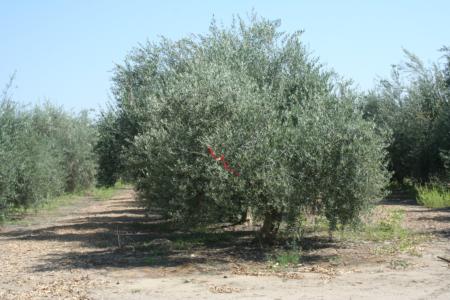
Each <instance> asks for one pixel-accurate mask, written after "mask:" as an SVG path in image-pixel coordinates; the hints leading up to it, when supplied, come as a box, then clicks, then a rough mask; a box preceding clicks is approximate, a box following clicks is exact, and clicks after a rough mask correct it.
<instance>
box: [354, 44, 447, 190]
mask: <svg viewBox="0 0 450 300" xmlns="http://www.w3.org/2000/svg"><path fill="white" fill-rule="evenodd" d="M405 55H406V57H407V60H406V62H404V63H403V64H401V65H398V66H394V68H393V71H392V77H391V79H390V80H381V81H380V85H379V88H378V89H377V90H376V91H372V92H371V93H369V94H368V95H367V96H366V99H365V104H364V109H363V111H364V114H365V117H366V118H369V119H373V120H374V121H375V122H377V123H378V124H379V125H380V126H382V127H383V128H389V129H391V130H392V132H393V140H392V143H391V145H390V146H389V148H388V149H389V154H390V155H389V156H390V164H391V168H392V170H393V171H394V176H395V178H396V179H397V180H399V181H402V180H403V179H404V178H407V177H408V178H413V179H415V180H417V181H421V182H426V181H429V180H430V179H432V178H442V177H443V176H445V173H446V172H445V166H446V159H445V157H447V154H448V151H449V150H450V109H449V96H450V93H449V89H448V67H444V68H441V67H440V66H439V65H437V64H434V65H432V66H431V67H429V68H427V67H426V66H425V65H424V64H423V62H422V61H421V60H420V59H419V58H417V57H416V56H415V55H414V54H412V53H410V52H408V51H405ZM447 59H448V58H447Z"/></svg>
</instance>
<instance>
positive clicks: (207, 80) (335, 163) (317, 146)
mask: <svg viewBox="0 0 450 300" xmlns="http://www.w3.org/2000/svg"><path fill="white" fill-rule="evenodd" d="M279 25H280V24H279V22H278V21H269V20H265V19H261V18H258V17H256V16H255V17H253V18H252V19H251V20H250V22H249V23H246V22H244V21H243V20H241V19H239V18H238V19H237V20H235V21H234V23H233V25H232V26H231V27H230V28H226V27H219V26H217V25H216V24H215V23H214V22H213V23H212V24H211V26H210V31H209V33H207V34H205V35H199V36H192V37H188V38H185V39H182V40H179V41H169V40H167V39H163V40H162V41H161V42H160V43H148V44H147V45H145V46H142V47H140V48H138V49H135V50H134V52H133V53H132V54H131V55H130V56H129V57H128V58H127V60H126V62H125V64H124V65H123V66H119V67H118V68H117V69H116V76H115V80H114V84H115V85H114V88H113V90H114V92H115V95H116V99H117V112H118V115H117V124H118V125H117V128H121V127H122V128H124V130H123V131H122V133H123V136H122V137H120V139H121V141H122V144H123V147H122V149H125V151H124V157H125V158H126V164H127V166H128V167H127V169H128V170H131V172H132V177H133V178H134V180H135V181H136V186H137V190H138V192H139V195H140V197H141V199H142V201H143V203H145V204H147V205H148V206H153V207H155V206H156V207H158V208H159V209H161V210H162V211H163V212H164V213H166V214H167V215H170V216H172V217H178V218H181V219H183V220H185V221H186V220H188V221H193V222H194V221H195V222H217V221H220V220H237V219H240V218H241V217H242V216H243V215H244V214H245V212H246V211H247V210H248V209H250V210H251V211H252V213H253V214H254V216H255V217H256V218H257V219H260V220H261V221H262V223H263V226H262V235H263V237H264V238H266V239H268V240H270V239H272V238H273V237H274V236H275V235H276V233H277V230H278V227H279V225H280V223H281V221H283V220H286V221H288V222H290V223H295V222H296V220H297V219H298V216H299V215H300V214H301V213H302V212H303V211H305V210H311V211H313V212H314V213H317V214H324V215H326V216H327V218H328V219H329V220H330V223H331V225H332V227H336V225H337V224H338V223H342V224H346V223H348V222H350V221H351V220H353V219H354V218H356V217H357V216H358V214H359V212H360V211H361V210H362V209H363V208H364V207H365V206H366V205H367V204H368V203H370V202H372V201H375V200H376V199H379V197H380V196H381V194H382V189H383V186H384V185H385V184H386V182H387V180H388V177H389V174H388V172H387V171H386V166H385V160H384V156H385V150H384V148H385V146H386V145H385V140H386V134H385V133H384V131H382V130H379V129H376V128H375V123H373V122H372V121H367V120H364V119H363V116H362V114H361V112H360V111H359V110H358V108H357V105H356V102H357V101H356V98H357V94H356V93H354V92H353V91H351V90H350V89H349V88H348V87H347V85H346V84H345V83H341V82H340V81H339V80H338V77H337V76H336V75H335V74H334V73H333V72H330V71H327V70H325V69H324V68H323V67H322V66H321V64H320V63H319V62H318V60H317V59H316V58H313V57H311V55H310V54H309V53H308V51H307V50H306V49H305V47H304V46H303V44H302V43H301V32H296V33H294V34H285V33H281V32H280V31H279Z"/></svg>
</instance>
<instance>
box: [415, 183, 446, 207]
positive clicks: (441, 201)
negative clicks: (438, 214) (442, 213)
mask: <svg viewBox="0 0 450 300" xmlns="http://www.w3.org/2000/svg"><path fill="white" fill-rule="evenodd" d="M416 189H417V194H418V196H417V202H418V203H419V204H420V205H423V206H426V207H430V208H444V207H450V190H449V189H448V187H444V186H442V185H432V184H428V185H422V186H417V187H416Z"/></svg>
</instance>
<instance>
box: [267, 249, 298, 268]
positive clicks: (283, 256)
mask: <svg viewBox="0 0 450 300" xmlns="http://www.w3.org/2000/svg"><path fill="white" fill-rule="evenodd" d="M301 257H302V251H301V250H299V249H296V248H293V249H289V250H279V251H277V252H276V253H275V254H273V255H272V256H271V257H270V259H269V263H270V265H271V266H272V267H282V268H286V267H290V266H296V265H298V264H299V263H300V261H301Z"/></svg>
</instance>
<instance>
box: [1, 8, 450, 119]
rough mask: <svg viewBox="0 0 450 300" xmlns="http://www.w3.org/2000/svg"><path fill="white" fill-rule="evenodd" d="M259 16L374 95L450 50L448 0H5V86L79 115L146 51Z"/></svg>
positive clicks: (101, 100) (101, 99) (22, 97)
mask: <svg viewBox="0 0 450 300" xmlns="http://www.w3.org/2000/svg"><path fill="white" fill-rule="evenodd" d="M252 8H254V9H255V11H256V12H257V13H258V14H259V15H261V16H263V17H266V18H269V19H281V21H282V27H281V28H282V30H284V31H287V32H293V31H295V30H299V29H303V30H305V33H304V35H303V39H304V42H305V44H306V45H307V46H308V47H309V49H310V51H312V52H313V53H314V54H315V55H317V56H319V57H320V58H321V61H322V62H323V63H326V64H327V66H328V67H332V68H334V69H335V70H336V71H337V72H339V73H340V74H342V75H344V76H346V77H348V78H352V79H353V80H354V82H355V83H356V84H358V86H359V87H360V88H361V89H369V88H371V87H372V86H373V84H374V78H376V77H377V76H381V77H385V76H388V75H389V72H390V66H391V65H392V64H395V63H398V62H400V60H402V59H403V53H402V48H406V49H408V50H410V51H412V52H414V53H415V54H417V55H418V56H419V57H421V58H422V59H423V60H424V61H425V62H434V61H437V60H438V59H439V57H440V56H441V53H439V52H438V51H437V50H438V49H439V48H441V47H442V46H443V45H450V1H448V0H447V1H445V0H442V1H437V0H435V1H433V0H428V1H427V0H423V1H414V0H396V1H394V0H391V1H387V0H383V1H381V0H377V1H375V0H372V1H369V0H366V1H363V0H360V1H346V0H339V1H337V0H336V1H331V0H330V1H317V0H316V1H313V0H310V1H281V0H280V1H245V0H240V1H238V0H235V1H232V0H227V1H212V0H211V1H187V0H185V1H181V0H180V1H170V0H166V1H136V0H128V1H126V0H123V1H112V0H109V1H106V0H105V1H99V0H98V1H97V0H90V1H87V0H78V1H75V0H73V1H69V0H66V1H64V0H58V1H46V0H35V1H31V0H29V1H25V0H1V1H0V86H4V84H6V82H7V81H8V78H9V76H10V74H12V73H13V72H14V71H16V72H17V73H16V80H15V88H14V90H13V94H14V98H15V99H16V100H18V101H21V102H25V103H37V102H42V101H44V100H45V99H48V100H50V101H51V102H54V103H57V104H60V105H63V106H64V107H65V108H66V109H73V110H75V111H78V110H81V109H83V108H94V109H97V108H99V107H104V105H105V103H106V102H107V101H108V99H109V97H110V96H109V95H110V93H109V90H110V85H111V82H110V78H111V76H112V73H111V70H112V69H113V68H114V65H115V64H116V63H121V62H122V61H123V59H124V57H125V56H126V55H127V53H128V52H129V51H130V50H131V49H132V48H133V47H135V46H137V45H138V44H139V43H144V42H145V41H146V40H156V39H158V36H161V35H163V36H166V37H169V38H171V39H178V38H181V37H183V36H185V35H187V34H189V33H204V32H206V31H207V29H208V26H209V23H210V21H211V18H212V16H213V15H214V16H215V17H216V19H217V20H218V21H219V22H222V23H224V24H229V23H230V22H231V19H232V15H233V14H239V15H241V16H245V15H246V14H247V13H249V12H250V11H251V10H252Z"/></svg>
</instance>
